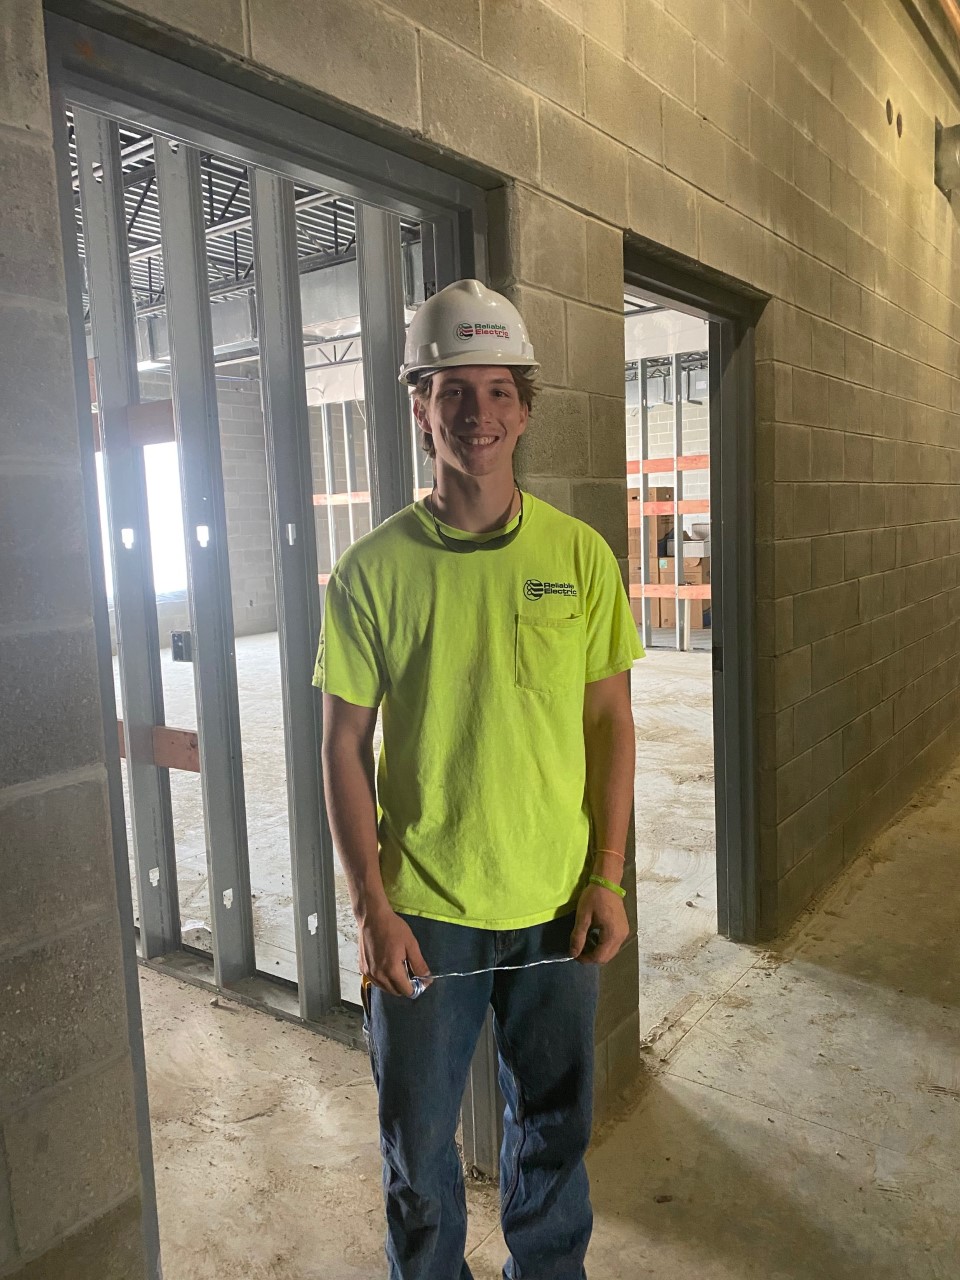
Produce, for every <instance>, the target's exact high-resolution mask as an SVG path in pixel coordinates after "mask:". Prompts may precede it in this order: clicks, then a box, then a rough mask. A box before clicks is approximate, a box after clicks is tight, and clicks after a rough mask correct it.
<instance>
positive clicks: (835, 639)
mask: <svg viewBox="0 0 960 1280" xmlns="http://www.w3.org/2000/svg"><path fill="white" fill-rule="evenodd" d="M846 674H847V671H846V641H845V639H844V633H843V632H842V631H841V632H838V633H837V634H836V635H833V636H825V637H824V638H823V639H822V640H817V641H816V642H815V643H814V644H812V645H811V646H810V688H811V692H812V693H819V692H820V690H821V689H826V688H827V686H828V685H831V684H836V683H837V681H839V680H842V679H843V677H844V676H845V675H846ZM831 781H832V779H831Z"/></svg>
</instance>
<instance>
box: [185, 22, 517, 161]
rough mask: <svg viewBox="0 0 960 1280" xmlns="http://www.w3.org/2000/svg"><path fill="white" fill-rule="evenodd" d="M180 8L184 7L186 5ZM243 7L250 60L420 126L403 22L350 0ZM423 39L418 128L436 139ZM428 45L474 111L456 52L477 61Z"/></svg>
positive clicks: (414, 67)
mask: <svg viewBox="0 0 960 1280" xmlns="http://www.w3.org/2000/svg"><path fill="white" fill-rule="evenodd" d="M164 2H165V0H164ZM183 3H184V5H185V6H186V5H187V4H189V0H183ZM193 7H194V8H196V7H197V6H193ZM201 7H202V6H201ZM238 8H239V5H238ZM248 9H249V21H250V48H251V56H252V57H253V60H254V62H259V63H260V64H261V65H262V66H265V67H269V68H270V70H271V71H272V72H274V73H276V74H277V75H281V76H285V77H288V78H289V79H291V80H296V81H298V82H299V83H300V84H304V85H307V86H308V87H309V88H311V89H315V90H317V91H318V92H319V93H322V94H324V95H325V96H327V97H329V98H333V99H335V100H336V101H338V102H342V103H344V104H345V105H347V106H349V107H355V108H357V109H359V110H360V111H365V112H367V113H368V114H369V115H372V116H376V117H378V118H379V119H381V120H387V121H389V122H390V123H391V124H396V125H400V126H402V127H404V128H407V129H419V128H420V123H421V121H420V102H419V92H418V79H419V76H418V72H419V70H420V69H419V68H418V64H417V33H416V31H415V30H414V28H413V27H412V26H411V25H410V24H409V23H408V22H405V21H404V20H403V19H402V18H400V17H398V16H396V15H395V14H392V13H390V12H389V10H387V9H384V8H383V7H382V6H381V5H379V4H375V3H373V0H353V2H352V3H351V4H349V5H344V4H339V3H337V0H312V2H311V4H310V5H305V4H304V3H303V0H249V3H248ZM427 40H428V37H426V35H425V36H424V61H423V86H424V127H425V129H426V131H427V133H428V135H429V136H431V137H435V135H434V134H432V133H431V131H430V129H429V126H428V125H427V121H426V105H427V104H426V99H427V97H428V87H431V88H432V89H433V90H437V89H438V88H439V86H437V85H436V83H434V84H433V85H432V86H431V79H434V80H435V78H434V77H431V76H430V75H429V73H428V65H429V61H428V54H427ZM429 40H430V44H431V48H432V50H433V51H434V52H435V51H436V50H437V48H438V47H440V48H442V49H444V50H446V52H447V55H448V61H447V71H446V75H445V77H442V78H443V79H445V81H446V83H447V84H448V85H449V86H450V87H456V88H458V89H460V90H464V91H465V93H464V98H465V101H467V102H469V103H470V105H471V107H472V105H473V103H472V98H471V95H470V94H469V92H468V89H469V86H466V85H464V84H463V83H462V82H461V83H460V84H457V80H458V71H457V69H456V67H455V65H453V63H454V54H455V53H456V54H457V55H458V56H459V57H462V58H463V59H464V61H470V62H471V63H474V62H475V60H473V59H468V58H467V55H465V54H460V53H459V51H455V50H453V49H452V48H451V46H450V45H449V44H446V43H445V42H441V41H438V40H436V39H435V38H433V37H430V38H429ZM490 101H491V103H492V102H494V101H495V100H494V99H490ZM495 115H496V111H493V112H491V113H490V114H487V115H485V116H484V119H485V121H486V122H488V123H490V122H491V117H492V116H495ZM435 140H436V141H443V139H441V138H435ZM455 149H456V148H455ZM478 158H479V157H478Z"/></svg>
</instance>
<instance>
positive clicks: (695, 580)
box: [657, 556, 710, 631]
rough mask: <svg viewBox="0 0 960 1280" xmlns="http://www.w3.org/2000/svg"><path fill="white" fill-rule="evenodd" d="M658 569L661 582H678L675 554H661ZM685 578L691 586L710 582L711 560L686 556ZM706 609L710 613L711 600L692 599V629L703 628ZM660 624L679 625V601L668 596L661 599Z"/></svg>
mask: <svg viewBox="0 0 960 1280" xmlns="http://www.w3.org/2000/svg"><path fill="white" fill-rule="evenodd" d="M657 570H658V574H659V579H660V581H661V582H676V580H677V576H676V561H675V559H674V558H673V556H661V557H660V559H659V561H658V566H657ZM683 580H684V582H685V583H686V584H688V585H690V586H701V585H702V584H703V583H705V582H709V581H710V561H709V560H703V559H700V560H694V559H690V560H688V559H686V558H684V561H683ZM680 603H681V605H683V603H684V601H681V602H680ZM705 609H706V611H707V613H708V615H709V612H710V601H709V600H691V601H690V629H691V631H700V630H702V629H703V625H704V621H703V614H704V610H705ZM660 625H661V626H663V627H675V626H676V625H677V601H676V600H675V599H673V598H667V599H664V600H661V601H660Z"/></svg>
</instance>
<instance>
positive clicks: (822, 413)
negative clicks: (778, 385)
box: [793, 369, 830, 427]
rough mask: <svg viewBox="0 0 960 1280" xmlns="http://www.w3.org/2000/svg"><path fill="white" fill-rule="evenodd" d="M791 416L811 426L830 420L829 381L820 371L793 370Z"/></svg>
mask: <svg viewBox="0 0 960 1280" xmlns="http://www.w3.org/2000/svg"><path fill="white" fill-rule="evenodd" d="M793 417H794V420H795V421H796V422H801V423H806V424H807V425H809V426H812V427H825V426H826V425H827V424H828V423H829V421H830V382H829V379H827V378H825V377H824V376H823V374H822V373H813V372H812V371H810V370H807V369H794V371H793Z"/></svg>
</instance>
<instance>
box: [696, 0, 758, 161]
mask: <svg viewBox="0 0 960 1280" xmlns="http://www.w3.org/2000/svg"><path fill="white" fill-rule="evenodd" d="M700 11H701V12H702V13H707V12H713V13H719V14H721V15H722V13H723V10H722V8H712V7H711V6H704V5H701V6H700ZM732 65H733V66H739V67H743V66H744V64H743V63H742V62H739V61H738V62H735V63H733V64H732ZM696 71H697V97H696V105H697V112H698V114H699V115H701V116H704V117H705V118H706V119H707V120H710V121H712V122H713V124H715V125H716V126H717V128H718V129H719V130H720V131H721V132H722V133H725V134H726V135H727V136H728V137H729V138H733V139H734V141H735V142H738V143H739V144H740V145H741V146H743V147H746V146H747V145H748V144H749V140H750V92H749V90H748V88H747V86H746V84H745V83H744V82H743V81H742V80H741V79H740V77H739V76H737V75H735V74H734V72H733V71H732V70H731V66H730V65H728V64H725V63H723V62H721V60H720V59H719V58H718V57H716V55H715V54H713V53H711V52H710V51H709V49H707V48H705V47H704V46H703V45H702V44H699V43H698V44H697V52H696Z"/></svg>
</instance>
